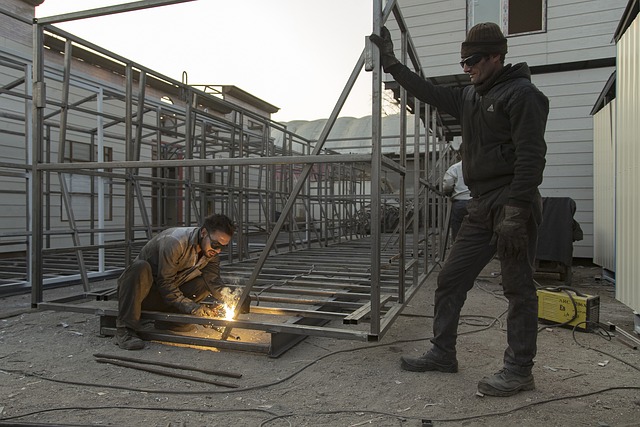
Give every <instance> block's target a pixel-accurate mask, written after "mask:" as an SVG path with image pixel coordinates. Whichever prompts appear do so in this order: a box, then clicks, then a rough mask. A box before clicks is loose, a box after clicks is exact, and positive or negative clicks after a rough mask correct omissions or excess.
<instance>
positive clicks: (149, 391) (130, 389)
mask: <svg viewBox="0 0 640 427" xmlns="http://www.w3.org/2000/svg"><path fill="white" fill-rule="evenodd" d="M563 288H565V287H563ZM574 304H575V303H574ZM506 312H507V310H505V311H504V312H503V313H502V314H501V315H500V316H499V317H490V316H469V317H475V318H477V317H485V318H489V319H493V321H492V322H490V323H489V324H488V325H486V326H484V327H481V328H479V329H475V330H472V331H467V332H461V333H459V334H458V335H465V334H472V333H477V332H481V331H484V330H487V329H489V328H491V327H493V325H494V324H496V323H499V324H501V322H500V317H502V316H504V314H505V313H506ZM408 316H409V317H423V316H421V315H408ZM424 317H432V316H424ZM462 317H466V316H461V318H462ZM581 323H585V322H581ZM577 326H578V325H576V326H574V328H573V339H574V341H575V342H576V343H577V344H578V345H580V346H581V347H583V348H586V349H591V350H594V351H597V352H600V353H602V354H606V355H607V356H610V357H612V358H615V359H617V360H619V361H620V362H622V363H624V364H626V365H628V366H630V367H632V368H634V369H636V370H639V371H640V369H639V368H638V367H636V366H634V365H632V364H630V363H628V362H626V361H624V360H622V359H620V358H618V357H616V356H614V355H611V354H609V353H606V352H604V351H601V350H598V349H594V348H592V347H589V346H585V345H582V344H581V343H579V342H578V341H577V339H576V337H575V330H576V327H577ZM598 326H599V325H598ZM600 328H601V327H600ZM601 329H602V328H601ZM605 332H606V331H605ZM607 335H609V340H610V334H608V333H607ZM429 339H431V337H426V338H416V339H406V340H396V341H393V342H390V343H384V344H376V345H370V346H361V347H356V348H351V349H343V350H337V351H333V352H329V353H327V354H325V355H323V356H320V357H318V358H317V359H315V360H313V361H311V362H309V363H307V364H306V365H304V366H302V367H300V368H299V369H298V370H296V371H294V372H292V373H291V374H290V375H288V376H286V377H284V378H282V379H280V380H277V381H274V382H271V383H266V384H261V385H257V386H252V387H245V388H236V389H231V390H207V391H194V390H182V391H180V390H152V389H140V388H133V387H126V386H117V385H105V384H97V383H83V382H77V381H67V380H58V379H54V378H47V377H44V376H41V375H38V374H34V373H29V372H24V371H21V370H8V369H4V370H2V371H5V372H9V373H19V374H22V375H25V376H30V377H35V378H39V379H42V380H46V381H51V382H55V383H62V384H67V385H76V386H86V387H101V388H111V389H118V390H127V391H136V392H142V393H156V394H183V395H186V394H188V395H199V394H218V393H227V394H229V393H232V392H244V391H251V390H258V389H263V388H268V387H272V386H275V385H278V384H281V383H283V382H286V381H288V380H290V379H291V378H293V377H295V376H297V375H298V374H300V373H301V372H303V371H305V370H306V369H308V368H310V367H311V366H313V365H315V364H317V363H319V362H320V361H322V360H324V359H326V358H329V357H332V356H335V355H338V354H343V353H350V352H356V351H360V350H369V349H374V348H379V347H386V346H391V345H396V344H403V343H411V342H419V341H426V340H429ZM611 390H640V387H633V386H621V387H609V388H605V389H601V390H598V391H592V392H588V393H583V394H580V395H573V396H565V397H558V398H553V399H548V400H544V401H538V402H534V403H530V404H527V405H522V406H519V407H517V408H513V409H510V410H507V411H501V412H494V413H489V414H483V415H474V416H468V417H460V418H450V419H440V420H433V421H438V422H455V421H465V420H471V419H478V418H484V417H493V416H500V415H505V414H509V413H512V412H515V411H518V410H521V409H526V408H529V407H532V406H536V405H540V404H544V403H549V402H555V401H561V400H564V399H569V398H581V397H586V396H591V395H594V394H599V393H604V392H607V391H611ZM90 409H95V410H100V409H138V410H163V411H173V412H189V411H191V412H202V413H209V412H212V413H220V412H250V411H259V412H265V413H268V414H269V415H274V418H271V419H268V420H265V421H264V422H263V423H262V424H261V426H262V425H266V424H267V423H270V422H272V421H275V420H277V419H282V418H288V417H293V416H304V414H285V415H277V414H275V413H273V412H270V411H266V410H262V409H229V410H213V409H211V410H205V409H202V410H201V409H183V408H148V407H147V408H145V407H135V408H134V407H121V406H117V407H112V406H104V407H86V408H82V407H67V408H50V409H45V410H41V411H34V412H30V413H27V414H22V415H15V416H11V417H4V418H0V422H2V421H6V420H11V419H17V418H23V417H26V416H30V415H35V414H40V413H45V412H53V411H63V410H90ZM338 413H371V414H378V415H384V416H390V417H394V418H396V419H400V420H403V419H423V418H424V417H414V416H406V415H398V414H389V413H385V412H378V411H368V410H338V411H327V412H314V413H311V414H308V415H331V414H338Z"/></svg>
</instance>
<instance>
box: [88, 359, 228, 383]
mask: <svg viewBox="0 0 640 427" xmlns="http://www.w3.org/2000/svg"><path fill="white" fill-rule="evenodd" d="M96 362H98V363H109V364H111V365H116V366H122V367H125V368H131V369H137V370H140V371H145V372H151V373H153V374H159V375H164V376H166V377H173V378H181V379H184V380H189V381H197V382H201V383H207V384H213V385H219V386H221V387H229V388H238V386H237V385H235V384H229V383H224V382H221V381H213V380H208V379H205V378H198V377H194V376H192V375H185V374H177V373H173V372H167V371H163V370H161V369H154V368H145V367H142V366H138V365H135V364H133V363H129V362H121V361H119V360H113V359H96Z"/></svg>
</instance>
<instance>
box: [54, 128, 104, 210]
mask: <svg viewBox="0 0 640 427" xmlns="http://www.w3.org/2000/svg"><path fill="white" fill-rule="evenodd" d="M65 147H66V150H65V156H64V161H65V162H90V161H95V160H96V158H97V157H98V156H97V154H95V155H94V157H93V158H91V144H86V143H83V142H77V141H70V140H67V143H66V144H65ZM95 150H96V151H97V147H96V148H95ZM104 161H105V162H111V161H113V148H111V147H104ZM110 171H111V169H105V172H110ZM64 178H65V181H66V183H67V189H68V190H69V199H70V200H71V208H72V209H73V214H74V217H75V219H76V221H90V220H91V219H95V218H93V217H94V216H96V215H97V213H95V212H97V207H98V199H97V197H98V196H97V193H98V188H97V185H98V183H99V182H100V181H102V183H103V185H104V216H105V219H106V220H111V215H112V206H111V193H112V191H113V190H112V185H111V180H110V179H109V178H102V180H100V179H98V177H94V176H90V175H80V174H73V173H65V174H64ZM60 198H61V200H60V208H61V215H60V216H61V219H62V220H63V221H68V220H69V218H68V217H67V212H66V210H65V209H64V204H63V201H62V194H61V195H60Z"/></svg>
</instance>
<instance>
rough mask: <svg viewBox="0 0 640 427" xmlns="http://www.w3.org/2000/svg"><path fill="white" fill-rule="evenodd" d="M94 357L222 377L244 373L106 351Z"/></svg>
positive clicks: (240, 376)
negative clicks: (137, 357) (107, 352)
mask: <svg viewBox="0 0 640 427" xmlns="http://www.w3.org/2000/svg"><path fill="white" fill-rule="evenodd" d="M93 357H96V358H99V359H114V360H122V361H124V362H134V363H143V364H145V365H157V366H162V367H164V368H173V369H183V370H187V371H195V372H202V373H203V374H210V375H219V376H221V377H229V378H242V374H239V373H237V372H228V371H216V370H212V369H202V368H198V367H196V366H187V365H181V364H179V363H167V362H160V361H155V360H148V359H144V360H143V359H136V358H134V357H126V356H118V355H115V354H104V353H96V354H94V355H93Z"/></svg>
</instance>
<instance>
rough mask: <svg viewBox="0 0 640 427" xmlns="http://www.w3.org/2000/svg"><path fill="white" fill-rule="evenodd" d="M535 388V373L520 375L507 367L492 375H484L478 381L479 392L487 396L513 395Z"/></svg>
mask: <svg viewBox="0 0 640 427" xmlns="http://www.w3.org/2000/svg"><path fill="white" fill-rule="evenodd" d="M535 388H536V384H535V382H534V381H533V375H531V374H529V375H525V376H523V375H518V374H516V373H514V372H511V371H510V370H508V369H507V368H502V369H501V370H499V371H498V372H496V373H495V374H493V375H491V376H490V377H484V378H483V379H481V380H480V381H479V382H478V392H479V393H482V394H485V395H487V396H500V397H503V396H513V395H514V394H516V393H518V392H519V391H521V390H533V389H535Z"/></svg>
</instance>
